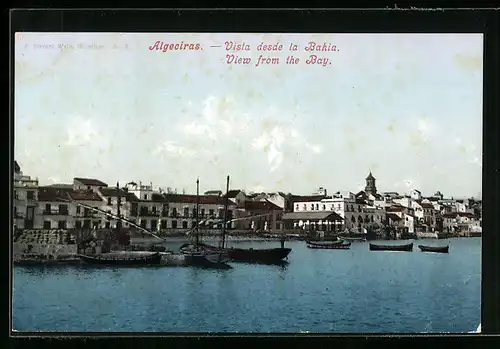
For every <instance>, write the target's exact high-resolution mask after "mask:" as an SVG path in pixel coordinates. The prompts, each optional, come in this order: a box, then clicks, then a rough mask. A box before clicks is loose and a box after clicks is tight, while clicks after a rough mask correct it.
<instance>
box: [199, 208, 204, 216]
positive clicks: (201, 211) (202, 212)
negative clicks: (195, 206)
mask: <svg viewBox="0 0 500 349" xmlns="http://www.w3.org/2000/svg"><path fill="white" fill-rule="evenodd" d="M200 213H201V217H205V209H204V208H202V209H201V210H200Z"/></svg>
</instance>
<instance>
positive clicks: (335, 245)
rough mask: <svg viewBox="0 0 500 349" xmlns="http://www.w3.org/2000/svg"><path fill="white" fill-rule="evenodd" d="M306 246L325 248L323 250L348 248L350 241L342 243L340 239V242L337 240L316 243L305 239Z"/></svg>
mask: <svg viewBox="0 0 500 349" xmlns="http://www.w3.org/2000/svg"><path fill="white" fill-rule="evenodd" d="M307 247H308V248H315V249H325V250H348V249H349V248H350V247H351V243H350V242H347V243H344V242H342V241H340V243H337V242H334V243H318V242H312V241H307Z"/></svg>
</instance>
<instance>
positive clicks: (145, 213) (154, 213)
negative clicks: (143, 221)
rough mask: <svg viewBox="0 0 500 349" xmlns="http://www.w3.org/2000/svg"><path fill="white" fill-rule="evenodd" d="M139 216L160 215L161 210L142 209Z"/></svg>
mask: <svg viewBox="0 0 500 349" xmlns="http://www.w3.org/2000/svg"><path fill="white" fill-rule="evenodd" d="M139 217H160V212H152V211H141V212H139Z"/></svg>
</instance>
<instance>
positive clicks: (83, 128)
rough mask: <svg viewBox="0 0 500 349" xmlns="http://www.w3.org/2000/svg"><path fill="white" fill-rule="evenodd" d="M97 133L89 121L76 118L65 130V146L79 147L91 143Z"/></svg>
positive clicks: (79, 117)
mask: <svg viewBox="0 0 500 349" xmlns="http://www.w3.org/2000/svg"><path fill="white" fill-rule="evenodd" d="M97 136H98V132H97V130H96V128H95V127H94V125H93V123H92V121H91V120H90V119H86V118H83V117H81V116H76V118H75V119H74V120H73V122H71V124H70V125H69V126H68V127H67V129H66V142H65V143H66V145H69V146H81V145H86V144H89V143H92V142H93V140H94V139H95V138H96V137H97Z"/></svg>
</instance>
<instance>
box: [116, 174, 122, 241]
mask: <svg viewBox="0 0 500 349" xmlns="http://www.w3.org/2000/svg"><path fill="white" fill-rule="evenodd" d="M116 190H117V191H118V197H117V198H116V206H117V208H116V215H117V216H118V220H117V221H116V235H117V237H119V236H120V230H121V227H122V221H121V215H120V206H121V203H122V200H121V197H120V184H119V183H118V182H116Z"/></svg>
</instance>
